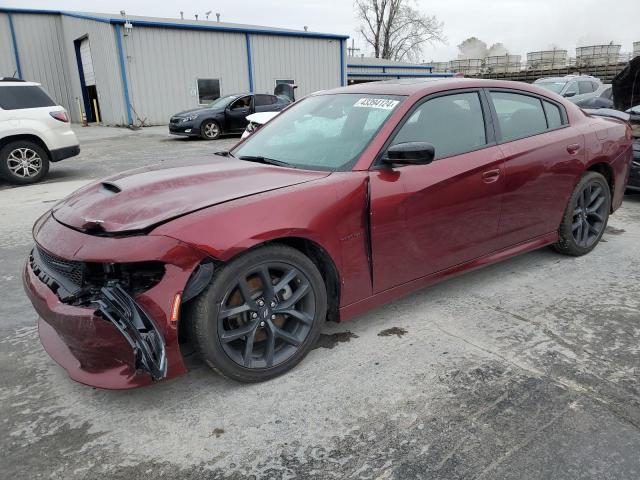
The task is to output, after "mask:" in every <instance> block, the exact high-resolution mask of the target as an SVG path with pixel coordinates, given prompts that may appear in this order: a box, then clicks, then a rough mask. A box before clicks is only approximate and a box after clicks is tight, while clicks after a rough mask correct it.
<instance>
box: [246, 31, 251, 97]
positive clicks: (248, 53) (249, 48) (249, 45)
mask: <svg viewBox="0 0 640 480" xmlns="http://www.w3.org/2000/svg"><path fill="white" fill-rule="evenodd" d="M244 38H245V41H246V42H247V69H248V70H249V91H250V92H251V93H253V55H252V53H251V38H250V37H249V33H248V32H247V33H245V34H244Z"/></svg>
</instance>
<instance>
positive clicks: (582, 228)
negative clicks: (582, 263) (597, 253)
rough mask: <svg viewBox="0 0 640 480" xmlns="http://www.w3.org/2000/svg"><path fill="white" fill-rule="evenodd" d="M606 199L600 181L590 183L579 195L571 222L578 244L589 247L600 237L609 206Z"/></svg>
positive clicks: (574, 237)
mask: <svg viewBox="0 0 640 480" xmlns="http://www.w3.org/2000/svg"><path fill="white" fill-rule="evenodd" d="M606 200H607V197H606V194H605V191H604V188H603V186H602V185H600V183H598V182H591V183H588V184H587V185H585V187H584V188H583V190H582V191H581V192H580V194H579V195H578V198H577V201H576V205H575V208H574V210H573V220H572V224H571V231H572V234H573V239H574V241H575V242H576V244H577V245H578V246H580V247H582V248H588V247H590V246H591V245H593V243H594V242H596V241H597V240H598V238H600V234H601V233H602V230H603V229H604V228H605V224H606V218H607V212H606V209H607V208H609V206H608V205H607V201H606Z"/></svg>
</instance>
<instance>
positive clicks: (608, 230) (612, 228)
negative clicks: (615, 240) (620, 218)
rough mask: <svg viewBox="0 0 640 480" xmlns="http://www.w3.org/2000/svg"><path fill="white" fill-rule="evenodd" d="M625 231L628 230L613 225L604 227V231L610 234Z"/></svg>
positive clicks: (619, 233)
mask: <svg viewBox="0 0 640 480" xmlns="http://www.w3.org/2000/svg"><path fill="white" fill-rule="evenodd" d="M624 232H626V230H623V229H622V228H616V227H612V226H611V225H609V226H608V227H607V228H605V229H604V233H608V234H609V235H622V234H623V233H624Z"/></svg>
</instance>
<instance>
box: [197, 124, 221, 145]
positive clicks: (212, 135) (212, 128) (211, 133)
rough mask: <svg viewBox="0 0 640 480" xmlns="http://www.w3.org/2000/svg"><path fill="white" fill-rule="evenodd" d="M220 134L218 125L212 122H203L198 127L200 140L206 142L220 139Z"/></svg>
mask: <svg viewBox="0 0 640 480" xmlns="http://www.w3.org/2000/svg"><path fill="white" fill-rule="evenodd" d="M221 133H222V131H221V130H220V125H218V124H217V123H216V122H215V121H214V120H205V121H204V123H203V124H202V126H201V127H200V134H201V135H202V138H204V139H206V140H216V139H218V138H220V134H221Z"/></svg>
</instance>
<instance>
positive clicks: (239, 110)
mask: <svg viewBox="0 0 640 480" xmlns="http://www.w3.org/2000/svg"><path fill="white" fill-rule="evenodd" d="M252 113H253V95H245V96H244V97H240V98H238V99H237V100H235V101H234V102H233V103H232V104H231V105H229V106H228V107H227V109H226V111H225V117H226V121H227V130H229V131H232V132H233V131H238V130H244V129H245V128H247V124H248V123H249V122H248V121H247V115H251V114H252Z"/></svg>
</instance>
